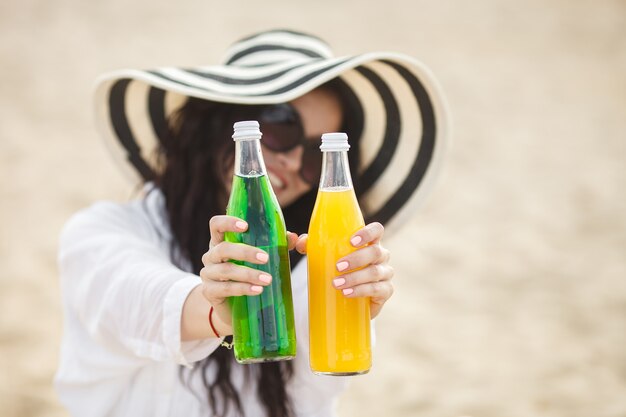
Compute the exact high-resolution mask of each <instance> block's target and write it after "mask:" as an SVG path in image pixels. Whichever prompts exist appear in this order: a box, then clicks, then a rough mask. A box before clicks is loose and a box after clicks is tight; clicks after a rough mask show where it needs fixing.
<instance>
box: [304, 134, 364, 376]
mask: <svg viewBox="0 0 626 417" xmlns="http://www.w3.org/2000/svg"><path fill="white" fill-rule="evenodd" d="M349 148H350V145H349V144H348V136H347V135H346V134H345V133H327V134H324V135H323V136H322V145H321V146H320V149H321V151H322V153H323V159H322V176H321V178H320V186H319V190H318V193H317V200H316V202H315V208H314V209H313V214H312V217H311V222H310V224H309V238H308V243H307V262H308V285H309V344H310V364H311V369H312V370H313V372H315V373H317V374H324V375H355V374H363V373H367V372H368V371H369V369H370V367H371V364H372V353H371V341H370V299H369V297H359V298H347V297H346V296H344V295H343V293H342V292H341V291H340V290H338V289H336V288H334V287H333V280H334V279H335V278H337V277H338V276H341V275H342V274H344V273H345V271H344V272H339V271H338V270H337V267H336V263H337V261H338V260H339V259H340V258H341V257H343V256H346V255H348V254H349V253H351V252H353V251H355V250H356V248H355V247H353V246H352V245H351V243H350V238H351V236H352V235H353V234H354V233H355V232H356V231H357V230H359V229H361V228H362V227H363V226H364V225H365V223H364V221H363V215H362V213H361V209H360V208H359V204H358V201H357V198H356V195H355V193H354V188H353V186H352V178H351V176H350V167H349V164H348V149H349Z"/></svg>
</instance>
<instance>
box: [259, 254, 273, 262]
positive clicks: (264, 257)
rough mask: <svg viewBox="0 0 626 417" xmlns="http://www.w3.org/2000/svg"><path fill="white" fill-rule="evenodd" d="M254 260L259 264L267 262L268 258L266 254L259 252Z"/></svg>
mask: <svg viewBox="0 0 626 417" xmlns="http://www.w3.org/2000/svg"><path fill="white" fill-rule="evenodd" d="M256 258H257V259H258V260H259V261H261V262H267V260H268V259H269V258H270V257H269V255H268V254H267V253H263V252H259V253H257V254H256Z"/></svg>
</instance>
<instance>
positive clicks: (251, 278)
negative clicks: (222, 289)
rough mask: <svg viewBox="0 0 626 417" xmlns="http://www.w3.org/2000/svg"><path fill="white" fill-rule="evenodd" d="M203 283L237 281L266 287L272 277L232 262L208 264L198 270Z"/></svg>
mask: <svg viewBox="0 0 626 417" xmlns="http://www.w3.org/2000/svg"><path fill="white" fill-rule="evenodd" d="M200 278H202V280H203V281H209V280H211V281H237V282H247V283H249V284H252V285H261V286H266V285H269V284H270V283H271V282H272V276H271V275H270V274H268V273H267V272H264V271H258V270H256V269H253V268H248V267H246V266H241V265H236V264H234V263H232V262H224V263H221V264H210V265H209V266H205V267H204V268H202V269H201V270H200Z"/></svg>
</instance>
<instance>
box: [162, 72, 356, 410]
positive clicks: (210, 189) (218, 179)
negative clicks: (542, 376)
mask: <svg viewBox="0 0 626 417" xmlns="http://www.w3.org/2000/svg"><path fill="white" fill-rule="evenodd" d="M324 88H332V89H333V90H334V91H336V92H337V94H338V95H339V97H340V99H341V101H342V105H343V107H344V120H345V121H347V122H350V121H351V122H352V123H354V122H356V123H355V125H356V128H354V127H350V126H349V125H346V126H344V127H343V129H344V130H345V131H347V132H348V134H349V135H350V134H351V133H350V132H354V135H355V136H354V137H359V136H360V127H361V125H362V123H361V119H362V118H361V116H360V115H361V112H360V107H354V106H355V103H356V105H357V106H358V101H356V100H354V99H353V97H352V96H350V95H349V94H346V91H348V90H347V89H346V88H345V85H344V84H343V83H342V82H341V81H339V80H338V79H337V80H335V81H333V82H331V84H327V85H326V86H325V87H324ZM346 109H350V115H351V116H353V115H354V117H352V118H347V117H345V114H346V113H348V111H347V110H346ZM254 114H255V106H244V105H236V104H224V103H214V102H209V101H205V100H200V99H196V98H190V99H189V100H188V101H187V102H186V103H185V104H184V105H183V106H182V107H181V108H180V109H179V110H178V111H177V112H176V113H174V115H173V116H172V117H171V118H170V119H169V120H168V125H169V127H168V129H169V130H168V132H167V133H166V134H165V135H162V136H163V142H162V143H161V146H160V149H159V165H160V167H159V172H160V174H159V175H157V176H156V178H155V184H156V185H157V187H158V188H159V189H160V190H161V191H162V192H163V195H164V197H165V202H166V203H165V204H166V211H167V214H168V217H169V223H170V228H171V230H172V234H173V236H174V242H172V257H173V262H174V263H176V264H177V265H179V266H181V267H183V266H184V265H187V264H188V265H191V268H192V270H193V272H195V273H199V272H200V269H202V266H203V265H202V261H201V259H202V255H203V254H204V253H205V252H206V251H207V250H208V248H209V240H210V232H209V227H208V220H209V219H210V218H211V217H213V216H215V215H220V214H223V213H224V212H225V210H226V202H227V198H228V195H227V190H226V188H225V185H224V180H223V178H224V175H225V172H226V170H228V169H229V168H230V169H232V168H231V167H232V163H233V159H234V154H233V153H234V146H233V144H232V139H231V138H230V135H231V130H232V125H233V123H234V122H235V121H238V120H247V119H249V118H251V117H253V115H254ZM351 129H352V130H351ZM358 154H359V152H358V144H353V148H352V151H351V152H350V158H351V160H350V164H351V166H352V167H353V168H356V167H357V166H358ZM355 185H356V184H355ZM316 192H317V190H315V189H312V190H311V191H309V192H308V193H306V194H305V195H303V196H302V197H300V198H299V199H298V200H297V201H296V202H294V203H293V204H291V205H289V206H288V207H284V208H283V214H284V217H285V221H286V223H287V228H288V229H289V230H291V231H293V232H296V233H298V234H301V233H304V232H306V230H307V228H308V219H309V218H310V215H311V212H312V210H313V205H314V203H315V196H316ZM299 260H300V256H299V255H298V254H296V253H295V251H292V254H291V262H292V267H293V266H295V264H296V263H297V262H298V261H299ZM234 363H235V361H234V357H233V354H232V352H231V351H229V350H227V349H225V348H223V347H220V348H218V349H217V350H216V351H215V352H213V353H212V354H211V355H209V356H208V357H207V358H205V359H203V360H202V361H200V362H198V363H196V365H195V366H194V368H193V370H191V371H190V372H191V373H193V372H200V373H201V378H202V382H203V385H204V387H205V389H206V394H207V401H208V404H209V406H210V408H211V411H212V414H213V415H214V416H223V415H226V414H227V413H228V410H229V408H230V407H231V406H234V407H235V408H236V410H237V411H238V412H239V414H243V406H242V403H241V399H240V398H239V394H238V393H237V391H236V389H235V387H234V385H233V384H232V382H231V379H230V370H231V368H232V366H233V364H234ZM213 366H215V369H216V373H215V377H214V378H212V379H211V380H209V372H208V369H209V368H212V367H213ZM244 369H245V372H247V373H248V375H247V376H255V377H256V379H257V382H258V383H257V395H258V397H259V399H260V402H261V404H262V405H263V407H264V408H265V410H266V414H267V415H268V416H271V417H293V416H294V411H293V406H292V402H291V399H290V398H289V396H288V395H287V391H286V383H287V382H288V380H289V379H290V378H291V376H292V374H293V365H292V363H291V362H274V363H263V364H254V365H246V366H245V368H244ZM187 372H188V371H186V370H185V368H182V367H181V368H180V377H181V379H182V380H183V381H185V380H188V379H189V378H190V376H191V374H190V373H189V374H188V373H187ZM248 379H249V378H246V380H248ZM218 402H219V403H221V404H222V407H221V409H220V410H218V406H217V404H218Z"/></svg>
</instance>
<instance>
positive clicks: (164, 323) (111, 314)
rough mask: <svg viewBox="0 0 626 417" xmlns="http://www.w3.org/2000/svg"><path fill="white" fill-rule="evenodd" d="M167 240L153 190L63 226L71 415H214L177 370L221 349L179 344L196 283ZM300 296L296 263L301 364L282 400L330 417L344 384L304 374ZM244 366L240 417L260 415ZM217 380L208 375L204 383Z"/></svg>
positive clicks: (62, 368)
mask: <svg viewBox="0 0 626 417" xmlns="http://www.w3.org/2000/svg"><path fill="white" fill-rule="evenodd" d="M207 227H208V222H207ZM170 237H171V234H170V231H169V227H168V225H167V221H166V217H165V211H164V198H163V195H162V194H161V193H160V191H158V190H153V191H152V192H150V193H148V194H147V196H146V197H145V198H143V199H139V200H135V201H132V202H129V203H126V204H117V203H111V202H100V203H97V204H94V205H93V206H91V207H89V208H87V209H85V210H83V211H81V212H79V213H77V214H76V215H74V216H73V217H72V218H71V219H70V221H69V222H68V223H67V224H66V226H65V227H64V229H63V232H62V234H61V240H60V250H59V267H60V276H61V290H62V295H63V310H64V334H63V341H62V345H61V354H60V363H59V368H58V370H57V373H56V376H55V386H56V390H57V392H58V395H59V398H60V400H61V402H62V403H63V404H64V405H65V407H67V409H68V410H69V411H70V413H71V415H73V416H77V417H103V416H150V417H165V416H185V417H196V416H198V417H200V416H202V417H206V416H210V415H211V413H210V408H209V406H208V403H207V401H208V400H207V397H206V393H205V389H204V387H203V385H202V380H201V376H200V370H197V371H196V372H194V373H193V374H192V375H193V376H192V377H191V378H190V380H189V382H188V386H187V385H185V384H184V383H183V382H182V381H181V378H180V376H179V370H180V365H183V366H185V367H188V368H190V367H191V366H192V364H193V363H194V362H197V361H199V360H201V359H203V358H205V357H207V356H208V355H210V354H211V353H212V352H213V351H214V350H215V349H217V348H218V346H219V344H220V342H221V340H218V339H215V338H213V339H206V340H201V341H194V342H182V343H181V340H180V322H181V313H182V307H183V303H184V302H185V299H186V297H187V295H188V294H189V293H190V292H191V290H192V289H193V288H194V287H195V286H197V285H199V284H200V283H201V280H200V277H199V276H197V275H195V274H191V273H189V272H185V271H183V270H181V269H179V268H177V267H176V266H174V265H173V264H172V263H171V262H170V246H169V239H170ZM306 287H307V285H306V262H303V261H301V262H299V263H298V265H297V266H296V267H295V268H294V270H293V271H292V288H293V296H294V310H295V319H296V334H297V356H296V359H294V360H293V365H294V376H293V377H292V379H291V380H290V382H289V383H288V386H287V392H288V393H289V395H290V396H291V398H292V401H293V403H294V406H295V411H296V415H297V416H301V417H314V416H315V417H328V416H334V415H335V405H336V402H337V398H338V395H339V394H340V393H341V392H342V391H344V389H345V388H346V385H347V378H346V377H332V376H318V375H315V374H313V373H312V372H311V370H310V368H309V361H308V356H309V349H308V343H309V341H308V333H309V332H308V318H307V311H308V299H307V289H306ZM244 366H246V365H239V364H236V363H235V364H234V365H233V367H232V370H231V380H232V382H233V384H234V386H235V387H236V389H237V390H238V393H239V395H240V399H241V401H242V405H243V408H244V413H245V416H252V417H256V416H263V415H265V414H264V411H263V408H262V405H261V403H260V402H259V400H258V398H257V395H256V381H254V380H253V379H254V378H245V376H246V374H245V373H244V372H243V367H244ZM214 373H215V369H214V368H210V369H209V380H212V379H213V377H214ZM244 379H245V381H244ZM220 408H221V407H218V410H219V409H220ZM229 415H234V407H232V406H231V407H230V413H229Z"/></svg>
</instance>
